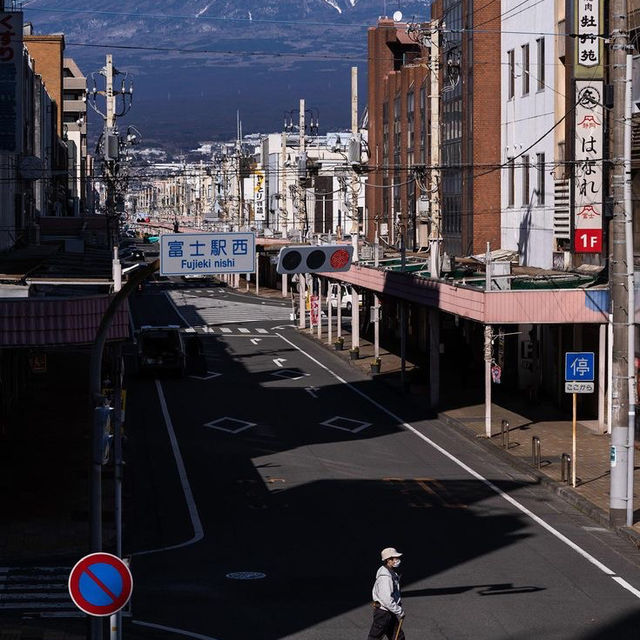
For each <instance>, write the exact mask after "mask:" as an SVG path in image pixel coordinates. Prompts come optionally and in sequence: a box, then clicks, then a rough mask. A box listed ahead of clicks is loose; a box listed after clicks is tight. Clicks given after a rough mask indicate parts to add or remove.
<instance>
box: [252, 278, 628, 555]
mask: <svg viewBox="0 0 640 640" xmlns="http://www.w3.org/2000/svg"><path fill="white" fill-rule="evenodd" d="M240 289H241V290H245V289H246V285H245V283H244V282H243V283H242V285H241V287H240ZM250 290H251V291H253V283H250ZM260 296H261V297H273V298H276V297H277V298H280V299H281V294H280V292H279V291H274V290H271V289H266V288H264V287H262V288H261V289H260ZM347 318H348V316H347ZM324 321H325V322H324V324H323V327H322V338H321V339H320V340H319V339H318V334H317V328H314V330H313V334H311V333H310V331H309V328H308V327H307V328H306V329H304V330H301V331H303V332H304V333H305V335H307V336H309V337H310V338H313V339H314V340H316V341H318V342H320V343H321V344H322V345H323V346H324V347H325V348H327V349H330V350H332V351H334V353H336V354H337V355H338V356H339V357H341V358H342V359H343V360H344V361H345V362H347V363H348V364H349V365H351V366H353V367H356V368H357V369H359V370H360V371H361V372H362V373H363V374H365V375H368V376H371V375H372V374H371V368H370V363H371V360H372V359H373V355H374V350H373V344H372V343H371V342H369V341H368V340H367V339H365V338H363V337H362V336H360V357H359V359H357V360H352V359H351V355H350V353H349V349H350V348H351V333H350V330H349V328H348V327H347V326H346V325H345V324H344V323H343V325H344V326H343V328H342V337H343V338H344V347H343V350H342V351H335V350H334V346H333V345H332V344H328V343H327V325H326V317H325V318H324ZM333 322H334V325H333V340H335V338H336V321H335V318H334V320H333ZM347 324H348V323H347ZM380 357H381V360H382V367H381V373H380V375H379V376H378V379H379V380H381V381H382V382H383V383H384V384H387V385H389V386H390V387H392V388H394V389H396V390H397V391H400V392H402V390H403V389H402V387H403V385H402V382H401V361H400V357H399V356H398V355H396V354H395V353H390V352H389V351H388V350H386V349H384V348H383V347H382V346H380ZM416 369H417V366H416V364H415V363H413V362H410V361H409V358H408V359H407V362H406V368H405V385H404V387H405V389H406V390H407V393H409V395H411V396H412V397H413V398H414V399H420V398H424V400H425V406H428V398H427V394H428V387H427V384H426V382H425V383H424V384H421V383H420V382H416V376H412V371H414V370H416ZM558 414H559V411H558V410H557V409H555V408H554V407H551V405H549V406H548V407H545V406H544V405H543V404H541V403H536V404H535V406H532V403H525V402H524V401H523V402H522V404H521V406H520V407H518V409H517V410H513V409H508V408H506V407H504V406H501V405H500V404H492V436H491V438H487V437H486V435H485V422H484V420H485V419H484V404H476V403H469V404H468V405H467V406H463V407H457V408H453V409H445V410H443V411H441V412H440V413H438V418H439V419H440V420H442V421H443V422H445V423H446V424H449V425H451V426H452V427H454V428H456V429H457V430H458V431H459V432H461V433H463V434H464V435H466V436H467V437H468V438H470V439H474V440H476V441H478V442H480V443H481V445H482V446H485V447H487V449H488V450H489V451H491V452H492V453H493V454H494V455H498V456H501V457H502V458H503V459H507V460H509V462H510V464H512V465H514V466H516V467H518V468H519V469H521V470H523V471H525V472H527V473H529V474H531V475H533V476H534V477H536V478H538V480H539V481H540V482H541V483H542V484H544V485H545V486H546V487H547V488H548V489H549V490H551V491H553V492H554V493H556V494H558V495H560V496H561V497H562V498H564V499H565V500H566V501H567V502H569V503H570V504H572V505H574V506H575V507H576V508H577V509H579V510H580V511H582V512H583V513H586V514H587V515H588V516H589V517H591V518H592V519H593V520H595V521H596V522H597V523H598V524H599V525H601V526H603V527H609V488H610V464H609V447H610V436H609V434H606V433H605V434H602V435H600V434H596V433H594V431H592V430H591V429H589V428H588V427H587V426H585V424H581V423H580V422H578V424H577V436H576V440H577V449H576V450H577V456H576V476H577V486H576V487H575V488H574V487H572V486H571V484H570V483H566V482H562V480H561V459H562V454H563V453H566V454H569V455H571V451H572V423H571V420H570V419H564V420H563V419H557V416H558ZM503 420H507V421H508V423H509V427H508V448H507V446H506V445H507V443H506V442H505V446H503V444H502V434H501V423H502V421H503ZM534 437H536V438H538V440H539V442H540V451H541V456H540V458H541V464H540V468H539V469H538V468H536V467H534V466H533V465H532V439H533V438H534ZM636 450H637V452H636V458H637V459H640V451H638V445H636ZM569 475H570V474H569ZM634 488H635V491H634V504H635V505H637V506H638V507H640V502H639V500H640V464H637V465H636V467H635V471H634ZM616 532H617V533H618V534H619V535H620V536H621V537H624V538H626V539H627V540H629V541H630V542H632V543H633V544H634V545H636V546H638V547H640V508H637V509H636V510H635V514H634V525H633V527H619V528H618V529H617V531H616Z"/></svg>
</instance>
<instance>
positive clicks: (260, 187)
mask: <svg viewBox="0 0 640 640" xmlns="http://www.w3.org/2000/svg"><path fill="white" fill-rule="evenodd" d="M253 178H254V187H253V196H254V200H253V204H254V216H255V221H256V222H264V221H265V220H266V219H267V217H266V210H265V206H264V171H260V170H258V171H256V172H255V174H254V176H253Z"/></svg>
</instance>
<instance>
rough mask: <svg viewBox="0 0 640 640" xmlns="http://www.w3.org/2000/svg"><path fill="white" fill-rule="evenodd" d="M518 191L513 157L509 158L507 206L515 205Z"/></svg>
mask: <svg viewBox="0 0 640 640" xmlns="http://www.w3.org/2000/svg"><path fill="white" fill-rule="evenodd" d="M515 193H516V167H515V163H514V162H513V158H507V206H508V207H513V205H514V204H515Z"/></svg>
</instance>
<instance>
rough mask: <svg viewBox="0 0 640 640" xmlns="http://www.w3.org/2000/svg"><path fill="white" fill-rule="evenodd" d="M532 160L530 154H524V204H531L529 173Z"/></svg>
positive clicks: (524, 205)
mask: <svg viewBox="0 0 640 640" xmlns="http://www.w3.org/2000/svg"><path fill="white" fill-rule="evenodd" d="M530 168H531V162H530V160H529V156H522V206H523V207H526V206H527V205H528V204H529V174H530Z"/></svg>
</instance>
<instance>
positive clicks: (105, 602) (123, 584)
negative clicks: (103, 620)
mask: <svg viewBox="0 0 640 640" xmlns="http://www.w3.org/2000/svg"><path fill="white" fill-rule="evenodd" d="M132 590H133V578H132V577H131V571H129V567H128V566H127V565H126V564H125V563H124V562H123V561H122V560H121V559H120V558H118V557H117V556H114V555H112V554H110V553H91V554H89V555H88V556H85V557H84V558H82V560H80V561H79V562H78V563H77V564H76V566H75V567H73V569H72V570H71V573H70V574H69V594H70V595H71V599H72V600H73V602H74V604H75V605H76V607H78V608H79V609H81V610H82V611H84V612H85V613H88V614H89V615H91V616H110V615H112V614H114V613H116V612H117V611H120V609H122V607H124V605H125V604H127V602H128V601H129V598H130V597H131V591H132Z"/></svg>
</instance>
